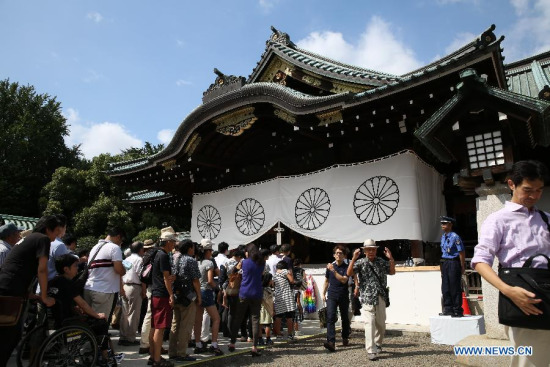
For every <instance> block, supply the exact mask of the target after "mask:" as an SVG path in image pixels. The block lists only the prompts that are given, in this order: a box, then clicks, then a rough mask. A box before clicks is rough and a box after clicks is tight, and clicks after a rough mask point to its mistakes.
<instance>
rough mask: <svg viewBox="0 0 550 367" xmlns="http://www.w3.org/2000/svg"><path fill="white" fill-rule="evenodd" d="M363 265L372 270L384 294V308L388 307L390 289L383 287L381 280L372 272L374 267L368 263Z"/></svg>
mask: <svg viewBox="0 0 550 367" xmlns="http://www.w3.org/2000/svg"><path fill="white" fill-rule="evenodd" d="M365 264H367V266H369V267H370V268H371V269H372V272H373V273H374V276H375V277H376V280H378V284H380V288H381V289H382V292H384V294H383V296H384V302H385V303H386V307H390V287H384V286H383V283H382V280H381V279H380V277H379V276H378V274H376V271H374V267H373V266H372V265H371V264H369V263H368V261H365Z"/></svg>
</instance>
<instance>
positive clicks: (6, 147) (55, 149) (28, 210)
mask: <svg viewBox="0 0 550 367" xmlns="http://www.w3.org/2000/svg"><path fill="white" fill-rule="evenodd" d="M0 131H2V133H1V134H0V172H1V174H0V192H2V193H3V197H2V200H1V201H0V212H2V213H10V214H17V215H28V216H38V215H39V206H38V198H39V197H40V191H41V189H42V187H43V186H44V185H45V184H46V183H47V182H48V181H50V179H51V177H52V173H53V172H54V171H55V169H56V168H58V167H61V166H65V167H75V166H78V165H79V164H80V151H79V147H78V146H74V147H72V148H68V147H67V146H66V145H65V141H64V137H65V136H67V135H68V132H69V131H68V127H67V123H66V119H65V118H64V117H63V115H62V114H61V105H60V103H58V102H56V100H55V98H54V97H50V96H49V95H47V94H38V93H36V91H35V89H34V87H32V86H20V85H19V84H18V83H10V82H9V80H8V79H6V80H1V81H0Z"/></svg>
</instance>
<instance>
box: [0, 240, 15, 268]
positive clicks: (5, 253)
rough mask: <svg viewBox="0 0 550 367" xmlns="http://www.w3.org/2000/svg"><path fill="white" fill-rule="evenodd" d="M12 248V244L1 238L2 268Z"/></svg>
mask: <svg viewBox="0 0 550 367" xmlns="http://www.w3.org/2000/svg"><path fill="white" fill-rule="evenodd" d="M12 248H13V246H12V245H10V244H9V243H7V242H6V241H3V240H0V268H1V267H2V264H3V263H4V260H5V259H6V257H7V256H8V254H9V253H10V251H11V249H12Z"/></svg>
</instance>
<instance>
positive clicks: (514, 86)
mask: <svg viewBox="0 0 550 367" xmlns="http://www.w3.org/2000/svg"><path fill="white" fill-rule="evenodd" d="M505 68H506V78H507V82H508V90H510V91H511V92H515V93H518V94H523V95H524V96H528V97H534V98H542V97H541V91H543V90H545V89H546V90H548V88H550V51H548V52H545V53H542V54H539V55H535V56H532V57H529V58H527V59H524V60H520V61H516V62H514V63H512V64H509V65H505Z"/></svg>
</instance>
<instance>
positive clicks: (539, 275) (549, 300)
mask: <svg viewBox="0 0 550 367" xmlns="http://www.w3.org/2000/svg"><path fill="white" fill-rule="evenodd" d="M538 256H542V257H544V258H546V261H547V262H548V264H547V265H546V268H531V263H532V262H533V259H534V258H535V257H538ZM498 276H499V277H500V279H502V281H503V282H504V283H506V284H508V285H511V286H515V287H521V288H523V289H526V290H528V291H529V292H533V293H535V294H536V298H540V299H542V302H540V303H538V304H535V306H536V307H538V308H539V309H541V310H542V315H526V314H524V313H523V311H522V310H521V309H520V308H519V307H518V306H516V304H515V303H514V302H512V300H511V299H510V298H508V297H506V296H505V295H504V294H502V293H501V292H499V295H498V321H499V322H500V323H501V324H503V325H508V326H515V327H521V328H526V329H543V330H550V259H549V258H548V256H546V255H544V254H536V255H533V256H531V257H530V258H529V259H527V261H525V263H524V264H523V266H522V267H521V268H500V269H499V270H498Z"/></svg>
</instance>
